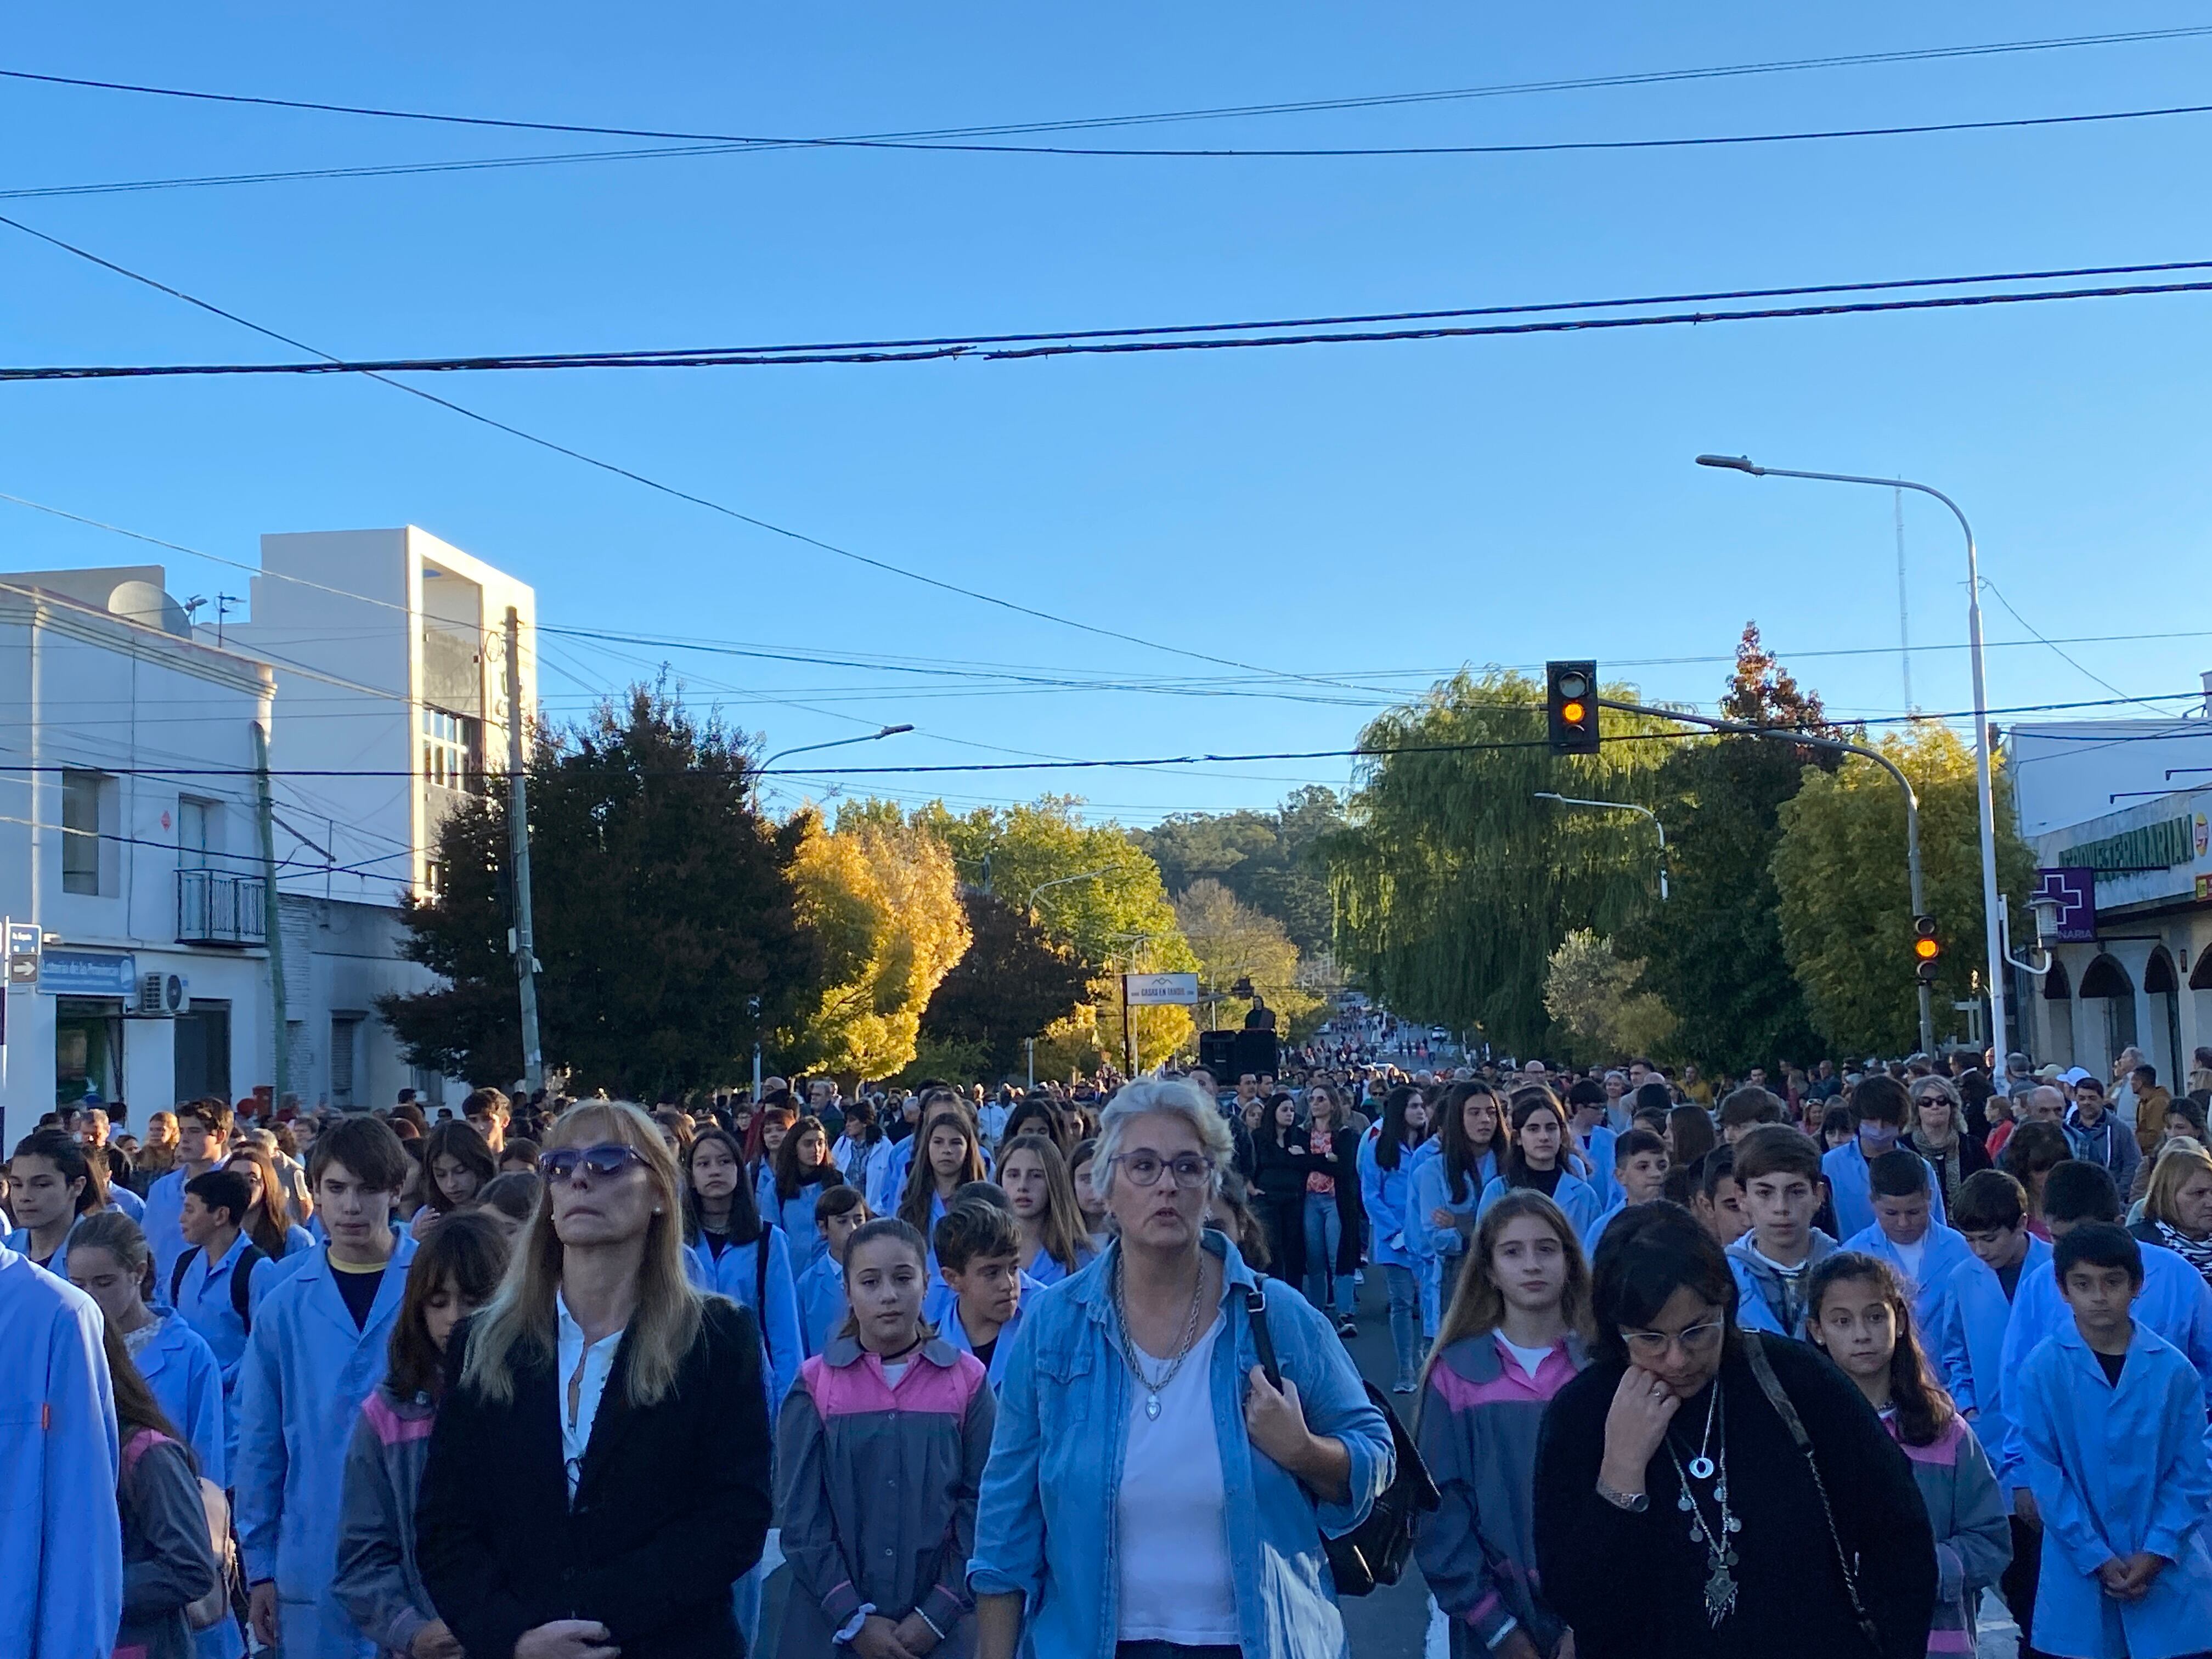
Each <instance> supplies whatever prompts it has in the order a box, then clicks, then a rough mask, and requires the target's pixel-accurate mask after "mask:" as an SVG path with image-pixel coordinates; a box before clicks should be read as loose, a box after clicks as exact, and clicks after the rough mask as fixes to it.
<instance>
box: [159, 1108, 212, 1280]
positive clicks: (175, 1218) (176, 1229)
mask: <svg viewBox="0 0 2212 1659" xmlns="http://www.w3.org/2000/svg"><path fill="white" fill-rule="evenodd" d="M230 1126H231V1115H230V1108H229V1107H228V1106H226V1105H224V1104H223V1103H222V1102H221V1101H219V1100H195V1101H193V1102H191V1103H189V1104H187V1105H184V1106H179V1107H178V1108H177V1167H176V1168H175V1169H173V1170H170V1171H169V1172H168V1174H167V1175H165V1176H160V1177H159V1178H157V1179H156V1180H155V1182H154V1184H153V1185H152V1186H150V1187H149V1188H147V1189H146V1218H145V1220H144V1221H143V1224H142V1225H143V1226H144V1227H145V1229H146V1246H147V1249H149V1250H151V1251H152V1252H153V1255H154V1294H155V1296H156V1297H163V1298H166V1297H167V1296H168V1294H169V1273H170V1271H171V1270H172V1269H173V1268H174V1267H176V1265H177V1258H178V1257H179V1256H180V1255H183V1254H184V1253H185V1247H186V1246H187V1245H188V1244H189V1243H191V1241H190V1240H189V1239H187V1238H186V1237H185V1235H184V1230H183V1226H182V1225H181V1222H182V1218H183V1216H184V1213H185V1187H186V1186H187V1185H188V1184H190V1183H191V1182H192V1181H194V1180H196V1179H197V1178H198V1177H199V1176H204V1175H205V1174H207V1172H208V1171H209V1170H212V1169H214V1168H215V1166H216V1163H217V1162H218V1161H220V1160H221V1158H222V1155H223V1152H224V1150H225V1149H226V1148H227V1147H228V1146H229V1145H230Z"/></svg>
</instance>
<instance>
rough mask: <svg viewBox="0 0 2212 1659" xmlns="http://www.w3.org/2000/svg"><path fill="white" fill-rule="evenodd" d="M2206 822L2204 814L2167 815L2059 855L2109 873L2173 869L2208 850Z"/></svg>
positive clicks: (2066, 861) (2066, 860)
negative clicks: (2205, 848)
mask: <svg viewBox="0 0 2212 1659" xmlns="http://www.w3.org/2000/svg"><path fill="white" fill-rule="evenodd" d="M2205 835H2206V824H2205V820H2204V817H2203V815H2202V814H2201V813H2200V814H2197V815H2196V816H2193V817H2178V818H2166V819H2163V820H2161V821H2160V822H2159V823H2146V824H2143V825H2142V826H2141V827H2140V828H2138V829H2123V830H2122V831H2121V832H2120V833H2119V834H2118V835H2117V836H2105V837H2103V838H2102V839H2101V840H2099V841H2088V842H2082V843H2081V845H2080V846H2078V847H2069V848H2067V849H2066V850H2065V851H2064V852H2063V853H2061V854H2059V855H2058V862H2059V863H2060V864H2062V865H2087V866H2088V867H2089V868H2090V869H2092V870H2096V871H2100V872H2105V873H2107V874H2118V873H2120V872H2128V871H2137V870H2170V869H2172V867H2173V866H2175V865H2177V864H2188V863H2191V862H2192V861H2194V860H2195V859H2196V858H2197V854H2200V853H2201V852H2203V850H2204V847H2205Z"/></svg>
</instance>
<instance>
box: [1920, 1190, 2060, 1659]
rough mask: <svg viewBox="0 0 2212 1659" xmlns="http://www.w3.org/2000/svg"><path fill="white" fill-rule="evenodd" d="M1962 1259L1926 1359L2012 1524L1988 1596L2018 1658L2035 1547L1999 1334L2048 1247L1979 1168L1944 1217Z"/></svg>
mask: <svg viewBox="0 0 2212 1659" xmlns="http://www.w3.org/2000/svg"><path fill="white" fill-rule="evenodd" d="M1951 1218H1952V1220H1953V1221H1954V1223H1955V1224H1956V1225H1957V1226H1958V1229H1959V1233H1960V1237H1962V1238H1964V1239H1965V1240H1966V1249H1967V1252H1968V1259H1967V1260H1966V1261H1962V1262H1960V1264H1959V1265H1958V1267H1955V1268H1954V1269H1953V1270H1952V1273H1951V1276H1950V1278H1949V1279H1948V1281H1946V1283H1945V1284H1944V1286H1943V1297H1942V1307H1941V1310H1940V1311H1939V1312H1938V1313H1937V1315H1936V1333H1935V1335H1934V1337H1933V1338H1932V1339H1926V1338H1923V1342H1930V1341H1931V1340H1932V1346H1931V1347H1930V1349H1929V1351H1930V1352H1934V1353H1935V1355H1936V1358H1937V1361H1938V1363H1939V1364H1940V1366H1941V1368H1942V1373H1943V1381H1944V1384H1945V1386H1946V1387H1948V1389H1950V1391H1951V1398H1952V1400H1953V1401H1954V1402H1955V1403H1956V1405H1957V1406H1958V1407H1959V1410H1960V1413H1961V1414H1963V1415H1964V1416H1966V1418H1968V1419H1971V1420H1972V1423H1973V1425H1974V1433H1975V1435H1976V1437H1978V1439H1979V1440H1980V1441H1981V1443H1982V1449H1984V1451H1986V1452H1987V1453H1988V1454H1989V1458H1990V1468H1992V1469H1993V1470H1994V1471H1995V1472H1996V1478H1997V1486H1998V1489H1999V1490H2000V1491H2001V1492H2003V1493H2004V1495H2005V1506H2006V1508H2007V1510H2008V1511H2009V1513H2010V1516H2011V1519H2012V1561H2011V1563H2010V1565H2008V1566H2007V1567H2006V1568H2005V1570H2004V1575H2003V1577H2001V1578H1999V1579H1998V1580H1997V1590H1998V1593H1999V1594H2000V1595H2002V1596H2003V1597H2004V1603H2005V1606H2006V1607H2008V1609H2010V1611H2011V1613H2012V1617H2013V1622H2014V1623H2015V1624H2016V1625H2018V1626H2020V1644H2021V1651H2022V1652H2024V1653H2025V1652H2033V1650H2034V1644H2033V1635H2034V1626H2035V1571H2036V1564H2037V1561H2038V1559H2039V1553H2040V1550H2041V1545H2040V1543H2039V1534H2038V1533H2037V1530H2036V1528H2035V1525H2034V1522H2033V1510H2034V1507H2035V1505H2034V1500H2033V1497H2032V1496H2031V1497H2029V1498H2028V1501H2027V1503H2025V1504H2023V1503H2021V1501H2020V1500H2021V1497H2022V1496H2024V1495H2026V1494H2027V1480H2026V1478H2025V1477H2024V1476H2022V1475H2021V1473H2020V1470H2019V1468H2018V1467H2017V1466H2016V1465H2015V1463H2014V1462H2012V1453H2011V1452H2010V1451H2009V1449H2008V1441H2009V1440H2010V1439H2011V1436H2012V1424H2011V1419H2010V1415H2009V1410H2010V1402H2009V1401H2008V1400H2007V1399H2006V1397H2005V1395H2006V1390H2005V1388H2004V1386H2003V1384H2004V1379H2005V1369H2004V1347H2005V1333H2006V1332H2007V1331H2008V1329H2009V1328H2011V1325H2012V1310H2013V1304H2014V1301H2015V1297H2017V1296H2018V1295H2019V1292H2020V1287H2021V1285H2022V1283H2024V1282H2025V1281H2027V1280H2028V1279H2034V1278H2036V1277H2038V1276H2039V1275H2048V1274H2049V1273H2050V1271H2051V1246H2050V1245H2048V1244H2046V1243H2044V1242H2043V1240H2041V1239H2039V1238H2038V1237H2036V1236H2035V1235H2034V1234H2033V1233H2032V1232H2030V1231H2028V1230H2027V1192H2026V1191H2025V1190H2024V1189H2023V1188H2021V1184H2020V1182H2017V1181H2015V1180H2014V1179H2013V1178H2012V1176H2008V1175H2007V1174H2006V1173H2005V1172H2004V1171H2003V1170H1976V1171H1975V1172H1974V1173H1973V1174H1972V1175H1970V1176H1967V1177H1966V1180H1964V1181H1963V1182H1960V1183H1959V1202H1958V1207H1957V1208H1956V1209H1954V1211H1953V1212H1952V1216H1951Z"/></svg>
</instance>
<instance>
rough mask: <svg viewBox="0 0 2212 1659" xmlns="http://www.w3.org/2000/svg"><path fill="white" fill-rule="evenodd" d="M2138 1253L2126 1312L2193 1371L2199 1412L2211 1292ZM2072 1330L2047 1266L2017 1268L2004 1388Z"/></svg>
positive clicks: (2210, 1333) (2184, 1268)
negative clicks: (2135, 1283)
mask: <svg viewBox="0 0 2212 1659" xmlns="http://www.w3.org/2000/svg"><path fill="white" fill-rule="evenodd" d="M2140 1248H2141V1249H2142V1264H2143V1286H2142V1290H2141V1291H2138V1292H2137V1293H2136V1301H2135V1306H2134V1307H2133V1308H2132V1309H2130V1313H2131V1314H2132V1315H2133V1316H2134V1318H2135V1322H2136V1324H2137V1325H2138V1326H2148V1328H2150V1329H2151V1330H2153V1331H2155V1332H2156V1333H2157V1334H2159V1335H2160V1337H2162V1338H2164V1339H2165V1340H2166V1341H2167V1342H2168V1343H2170V1344H2171V1345H2172V1346H2174V1347H2176V1348H2179V1350H2180V1351H2181V1357H2182V1358H2184V1359H2186V1360H2187V1361H2188V1362H2189V1363H2190V1364H2192V1365H2194V1366H2195V1367H2196V1368H2197V1378H2198V1389H2199V1395H2200V1399H2201V1401H2202V1402H2203V1405H2204V1406H2205V1407H2212V1287H2208V1286H2207V1285H2205V1283H2204V1280H2203V1279H2202V1278H2201V1277H2199V1276H2198V1274H2197V1269H2196V1268H2194V1267H2191V1266H2190V1265H2189V1264H2188V1263H2187V1262H2186V1261H2183V1260H2182V1259H2181V1258H2180V1257H2179V1255H2175V1254H2174V1253H2173V1252H2172V1250H2169V1249H2166V1248H2165V1247H2164V1246H2163V1245H2159V1244H2141V1245H2140ZM2073 1329H2074V1311H2073V1310H2072V1309H2070V1308H2069V1307H2068V1306H2067V1305H2066V1297H2065V1296H2064V1294H2063V1292H2062V1291H2060V1290H2059V1288H2058V1275H2057V1272H2056V1271H2054V1268H2053V1267H2052V1265H2051V1264H2048V1263H2046V1264H2045V1266H2044V1267H2043V1268H2042V1269H2041V1270H2040V1271H2039V1272H2038V1273H2036V1274H2035V1275H2034V1276H2033V1278H2031V1277H2029V1275H2028V1273H2027V1270H2026V1269H2025V1268H2022V1269H2021V1276H2020V1285H2019V1286H2018V1288H2017V1289H2015V1291H2014V1292H2013V1300H2012V1324H2011V1327H2010V1328H2008V1330H2007V1331H2006V1332H2005V1343H2004V1361H2003V1364H2004V1375H2005V1378H2006V1387H2007V1388H2008V1389H2009V1388H2010V1387H2012V1379H2013V1378H2015V1377H2017V1376H2020V1374H2021V1369H2022V1368H2023V1367H2024V1366H2025V1365H2026V1364H2027V1360H2028V1356H2030V1355H2031V1354H2033V1352H2035V1351H2036V1350H2037V1349H2038V1348H2039V1347H2041V1346H2043V1344H2044V1343H2045V1341H2047V1340H2050V1339H2051V1338H2052V1337H2055V1336H2063V1335H2064V1334H2066V1333H2067V1332H2069V1331H2071V1330H2073ZM2099 1375H2100V1376H2101V1375H2102V1373H2101V1372H2100V1373H2099ZM2008 1415H2010V1416H2011V1417H2012V1419H2013V1421H2012V1424H2011V1431H2012V1437H2011V1439H2010V1440H2009V1441H2008V1442H2007V1443H2006V1446H2005V1459H2006V1462H2008V1463H2010V1464H2013V1465H2015V1467H2017V1466H2018V1465H2019V1464H2020V1463H2021V1462H2022V1458H2023V1449H2022V1447H2021V1440H2020V1420H2019V1415H2018V1413H2008ZM2199 1426H2200V1427H2201V1426H2202V1423H2201V1421H2200V1425H2199ZM2039 1501H2040V1500H2039ZM2198 1646H2199V1647H2202V1646H2203V1644H2202V1643H2200V1644H2198ZM2190 1651H2192V1652H2193V1651H2195V1650H2194V1649H2191V1650H2190Z"/></svg>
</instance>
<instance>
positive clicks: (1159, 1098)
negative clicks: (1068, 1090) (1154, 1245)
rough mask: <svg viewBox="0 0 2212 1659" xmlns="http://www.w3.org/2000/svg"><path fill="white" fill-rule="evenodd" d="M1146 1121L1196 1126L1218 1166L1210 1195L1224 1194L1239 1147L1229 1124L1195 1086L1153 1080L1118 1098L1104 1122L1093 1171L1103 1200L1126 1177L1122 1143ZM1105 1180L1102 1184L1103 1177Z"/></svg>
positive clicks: (1194, 1129)
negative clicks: (1225, 1176) (1223, 1182)
mask: <svg viewBox="0 0 2212 1659" xmlns="http://www.w3.org/2000/svg"><path fill="white" fill-rule="evenodd" d="M1140 1117H1179V1118H1181V1119H1182V1121H1184V1122H1185V1123H1187V1124H1188V1125H1189V1126H1190V1131H1191V1133H1193V1134H1194V1135H1196V1136H1197V1137H1198V1144H1199V1145H1200V1146H1201V1147H1202V1148H1203V1149H1204V1150H1205V1152H1206V1156H1207V1157H1208V1158H1211V1159H1212V1161H1213V1178H1212V1181H1211V1182H1208V1183H1207V1190H1208V1191H1209V1192H1218V1191H1220V1190H1221V1172H1222V1171H1223V1170H1225V1169H1226V1168H1227V1167H1228V1166H1229V1162H1230V1160H1231V1158H1233V1157H1235V1155H1236V1152H1237V1142H1236V1139H1235V1138H1234V1137H1233V1136H1231V1134H1230V1133H1229V1120H1228V1119H1227V1118H1225V1117H1224V1116H1222V1115H1221V1109H1220V1108H1219V1107H1218V1106H1216V1105H1215V1104H1214V1103H1212V1101H1211V1100H1208V1099H1207V1098H1206V1095H1205V1093H1204V1091H1201V1090H1200V1088H1199V1087H1198V1086H1197V1085H1195V1084H1191V1083H1185V1082H1182V1080H1181V1079H1147V1080H1146V1081H1145V1082H1142V1083H1133V1084H1131V1085H1129V1086H1128V1087H1127V1088H1126V1089H1124V1090H1122V1091H1121V1093H1119V1094H1118V1095H1115V1097H1114V1101H1113V1103H1112V1104H1111V1105H1109V1106H1108V1107H1107V1109H1106V1110H1105V1112H1104V1114H1103V1115H1102V1116H1101V1117H1100V1118H1099V1120H1098V1152H1097V1157H1096V1158H1095V1159H1094V1161H1093V1162H1092V1164H1091V1190H1092V1191H1093V1192H1095V1193H1097V1194H1098V1196H1099V1198H1100V1199H1101V1200H1103V1199H1106V1198H1109V1197H1110V1196H1111V1195H1112V1194H1113V1191H1114V1182H1115V1176H1117V1175H1118V1174H1119V1172H1120V1168H1121V1166H1120V1164H1119V1161H1118V1160H1119V1159H1120V1158H1121V1139H1122V1137H1123V1136H1124V1135H1126V1134H1127V1133H1128V1132H1129V1126H1130V1125H1131V1124H1132V1123H1134V1122H1135V1121H1137V1120H1138V1119H1139V1118H1140ZM1102 1172H1103V1174H1104V1176H1105V1179H1104V1180H1103V1181H1102V1180H1100V1179H1099V1176H1100V1174H1101V1173H1102Z"/></svg>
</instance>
